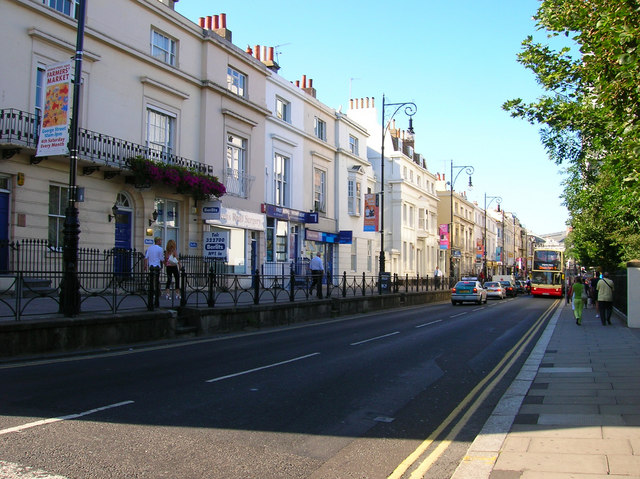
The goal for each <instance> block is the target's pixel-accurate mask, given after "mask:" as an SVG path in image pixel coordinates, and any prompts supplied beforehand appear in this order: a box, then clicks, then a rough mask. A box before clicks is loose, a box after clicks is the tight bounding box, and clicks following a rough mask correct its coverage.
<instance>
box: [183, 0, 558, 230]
mask: <svg viewBox="0 0 640 479" xmlns="http://www.w3.org/2000/svg"><path fill="white" fill-rule="evenodd" d="M538 5H539V1H538V0H458V1H452V2H446V1H442V0H409V1H405V2H400V3H398V4H394V3H393V2H387V1H379V0H366V1H361V0H342V1H336V0H325V1H323V2H292V1H284V0H271V1H269V2H261V1H254V2H211V1H205V0H180V1H179V2H178V3H177V4H176V10H177V11H178V12H179V13H181V14H182V15H184V16H185V17H187V18H189V19H190V20H193V21H194V22H198V18H199V17H206V16H207V15H219V14H221V13H225V14H226V15H227V28H228V29H229V30H231V31H232V33H233V43H234V44H235V45H236V46H238V47H239V48H242V49H245V48H246V47H247V45H251V46H253V45H265V46H277V45H281V46H280V47H278V48H277V52H278V62H279V64H280V67H281V69H280V71H279V74H280V75H281V76H283V77H284V78H286V79H287V80H290V81H295V80H300V79H302V75H306V76H307V78H308V79H309V78H310V79H313V86H314V88H315V89H316V90H317V98H318V100H320V101H321V102H323V103H325V104H326V105H328V106H330V107H332V108H336V109H337V108H339V107H340V106H341V105H342V106H343V110H345V111H346V110H347V107H348V104H349V98H350V94H351V97H353V98H362V97H367V96H368V97H375V99H376V105H377V106H380V105H381V101H382V94H383V93H384V94H385V95H386V99H387V101H388V102H393V103H400V102H405V101H413V102H415V103H416V104H417V106H418V111H417V113H416V115H415V117H414V128H415V131H416V151H417V152H419V153H421V154H422V155H424V156H425V157H426V158H427V165H428V168H429V170H430V171H431V172H432V173H438V172H440V173H446V175H447V178H448V177H449V172H450V164H451V161H453V164H454V165H472V166H473V167H474V169H475V173H474V175H473V184H474V188H473V190H472V191H469V192H468V193H467V195H468V198H469V199H471V200H472V201H477V202H478V204H479V205H480V206H481V207H482V206H483V204H484V194H485V193H486V194H487V195H488V196H501V197H502V207H503V209H504V210H506V211H513V212H514V213H515V214H516V215H517V216H518V218H519V219H520V221H521V222H522V223H523V224H524V225H525V226H526V227H527V228H529V229H530V230H532V231H534V232H535V233H538V234H544V233H552V232H557V231H562V230H564V229H565V221H566V220H567V217H568V213H567V210H566V208H565V207H564V206H562V200H561V198H560V195H561V193H562V181H563V178H564V174H563V173H562V167H559V166H557V165H555V164H554V163H553V162H551V161H550V160H549V159H548V157H547V155H546V153H545V151H544V149H543V148H542V146H541V143H540V137H539V133H538V130H539V127H538V126H534V125H530V124H528V123H526V122H524V121H523V120H517V119H513V118H511V117H510V116H509V114H508V113H507V112H505V111H503V110H502V109H501V105H502V103H503V102H504V101H506V100H509V99H512V98H517V97H520V98H523V99H525V100H535V99H536V98H538V97H539V96H541V95H542V94H543V92H542V90H541V89H540V88H539V87H538V85H537V84H536V81H535V78H534V76H533V74H532V73H531V72H529V71H527V70H525V69H524V67H522V66H521V65H520V64H519V63H517V61H516V55H517V53H518V52H519V51H520V50H521V43H522V40H524V38H525V37H526V36H527V35H534V37H535V38H537V39H539V40H542V41H545V38H546V37H545V33H544V32H537V30H536V27H535V23H534V21H533V20H532V18H531V17H532V16H533V15H534V14H535V13H536V11H537V8H538ZM387 113H388V114H389V113H390V112H389V111H387ZM395 118H396V121H397V124H398V126H400V127H401V128H406V127H407V126H408V120H407V118H406V117H405V116H404V115H403V114H402V113H401V112H399V113H398V114H397V115H396V117H395ZM456 171H457V170H456ZM454 176H455V171H454ZM466 183H467V178H466V176H465V175H464V173H463V174H461V175H460V176H459V177H458V179H457V181H456V183H455V185H454V186H455V189H456V190H462V189H464V188H465V185H466Z"/></svg>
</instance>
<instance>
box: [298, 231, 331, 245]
mask: <svg viewBox="0 0 640 479" xmlns="http://www.w3.org/2000/svg"><path fill="white" fill-rule="evenodd" d="M305 239H306V240H307V241H318V242H320V243H338V235H337V234H335V233H323V232H322V231H314V230H305Z"/></svg>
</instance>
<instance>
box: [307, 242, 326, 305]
mask: <svg viewBox="0 0 640 479" xmlns="http://www.w3.org/2000/svg"><path fill="white" fill-rule="evenodd" d="M309 269H310V270H311V288H310V289H309V294H313V288H314V287H316V288H317V290H318V298H319V299H322V275H323V274H324V265H323V264H322V253H320V251H318V252H317V253H316V255H315V256H314V257H313V259H312V260H311V262H310V263H309Z"/></svg>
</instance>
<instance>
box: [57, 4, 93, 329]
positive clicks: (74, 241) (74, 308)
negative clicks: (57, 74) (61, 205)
mask: <svg viewBox="0 0 640 479" xmlns="http://www.w3.org/2000/svg"><path fill="white" fill-rule="evenodd" d="M86 4H87V0H79V1H78V32H77V36H76V54H75V57H74V60H75V71H74V75H73V104H72V109H73V111H72V117H71V124H70V126H69V195H68V196H69V202H68V204H67V208H66V210H65V219H64V228H63V235H64V243H63V250H62V259H63V276H62V282H61V285H60V309H61V311H62V313H63V314H64V315H65V316H67V317H69V316H76V315H77V314H78V313H79V312H80V283H79V282H78V243H79V237H80V221H79V220H78V208H76V202H77V201H78V187H77V185H76V176H77V171H76V170H77V169H78V129H79V121H78V117H79V115H80V85H81V84H82V56H83V54H84V52H83V45H84V24H85V16H86V15H85V12H86Z"/></svg>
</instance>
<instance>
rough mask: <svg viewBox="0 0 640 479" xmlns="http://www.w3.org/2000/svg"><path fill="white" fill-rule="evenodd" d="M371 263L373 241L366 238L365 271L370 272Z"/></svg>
mask: <svg viewBox="0 0 640 479" xmlns="http://www.w3.org/2000/svg"><path fill="white" fill-rule="evenodd" d="M372 265H373V241H371V240H367V271H369V272H371V267H372Z"/></svg>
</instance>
